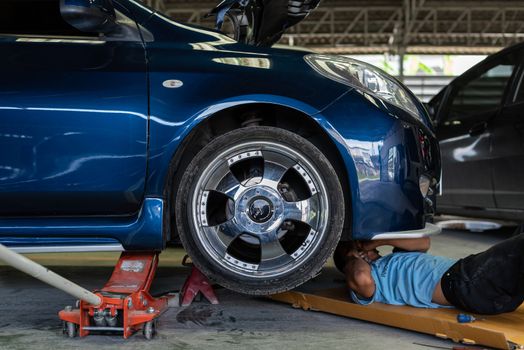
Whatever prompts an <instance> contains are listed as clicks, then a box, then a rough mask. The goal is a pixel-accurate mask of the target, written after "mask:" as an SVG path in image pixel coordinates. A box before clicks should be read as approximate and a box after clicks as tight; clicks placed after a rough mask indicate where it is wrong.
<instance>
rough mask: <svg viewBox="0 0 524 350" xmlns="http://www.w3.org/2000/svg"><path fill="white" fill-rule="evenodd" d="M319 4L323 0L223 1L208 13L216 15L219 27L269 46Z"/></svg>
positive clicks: (244, 39)
mask: <svg viewBox="0 0 524 350" xmlns="http://www.w3.org/2000/svg"><path fill="white" fill-rule="evenodd" d="M319 3H320V0H223V1H222V2H220V3H219V4H218V5H217V6H216V7H215V8H214V9H213V10H211V12H210V14H209V15H211V16H215V17H216V21H215V23H216V29H218V30H222V31H225V32H226V34H229V35H231V36H232V37H234V38H235V39H236V40H238V41H240V42H243V43H246V44H251V45H255V46H261V47H270V46H272V45H273V44H275V43H276V42H277V41H278V40H280V38H281V37H282V34H284V32H285V31H286V30H287V29H288V28H290V27H292V26H294V25H296V24H297V23H299V22H300V21H302V20H303V19H304V18H306V17H307V16H308V15H309V14H310V13H311V11H313V10H314V9H315V8H316V7H317V6H318V4H319ZM226 23H227V28H225V27H226Z"/></svg>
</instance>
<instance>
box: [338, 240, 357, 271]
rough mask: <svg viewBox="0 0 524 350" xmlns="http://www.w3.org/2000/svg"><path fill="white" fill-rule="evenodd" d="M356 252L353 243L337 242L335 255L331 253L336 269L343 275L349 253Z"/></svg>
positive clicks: (354, 243)
mask: <svg viewBox="0 0 524 350" xmlns="http://www.w3.org/2000/svg"><path fill="white" fill-rule="evenodd" d="M357 251H358V247H357V244H356V242H355V241H346V242H339V243H338V245H337V248H336V249H335V253H333V261H334V262H335V266H336V268H337V269H338V270H339V271H340V272H342V273H344V267H345V266H346V262H347V256H348V255H350V253H352V252H357Z"/></svg>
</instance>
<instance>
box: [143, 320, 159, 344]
mask: <svg viewBox="0 0 524 350" xmlns="http://www.w3.org/2000/svg"><path fill="white" fill-rule="evenodd" d="M142 333H143V334H144V338H146V339H147V340H151V339H153V338H154V337H155V335H156V321H155V320H153V321H149V322H146V323H145V324H144V328H142Z"/></svg>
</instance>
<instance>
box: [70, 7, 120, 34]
mask: <svg viewBox="0 0 524 350" xmlns="http://www.w3.org/2000/svg"><path fill="white" fill-rule="evenodd" d="M60 13H61V15H62V18H63V19H64V20H65V21H66V22H67V23H69V24H70V25H72V26H73V27H75V28H76V29H78V30H80V31H82V32H88V33H104V34H107V33H110V32H112V31H114V30H115V28H116V27H117V23H116V14H115V9H114V7H113V3H112V2H111V0H60Z"/></svg>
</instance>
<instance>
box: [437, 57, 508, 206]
mask: <svg viewBox="0 0 524 350" xmlns="http://www.w3.org/2000/svg"><path fill="white" fill-rule="evenodd" d="M514 68H515V64H514V62H512V61H511V60H509V59H508V58H507V57H502V58H500V57H499V58H495V59H490V60H488V61H486V62H484V63H483V64H481V65H479V66H477V67H475V68H473V69H472V70H471V71H469V72H467V73H466V74H465V75H464V76H463V77H461V78H459V79H457V80H456V81H454V82H453V84H452V86H451V87H450V90H449V91H448V95H447V98H445V100H444V102H443V105H442V106H441V108H440V110H439V116H438V120H439V123H438V127H437V136H438V139H439V142H440V147H441V154H442V181H441V187H442V198H440V199H439V200H438V205H439V208H440V209H444V210H441V211H443V212H446V210H445V207H462V208H466V209H475V208H480V209H484V208H495V201H494V197H493V170H494V168H493V163H492V161H491V134H490V128H489V126H490V123H491V122H492V120H493V119H494V118H495V117H496V116H497V115H498V114H499V113H500V111H501V107H502V101H503V97H504V93H505V91H506V87H507V85H508V82H509V80H510V78H511V76H512V74H513V71H514Z"/></svg>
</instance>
